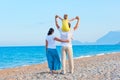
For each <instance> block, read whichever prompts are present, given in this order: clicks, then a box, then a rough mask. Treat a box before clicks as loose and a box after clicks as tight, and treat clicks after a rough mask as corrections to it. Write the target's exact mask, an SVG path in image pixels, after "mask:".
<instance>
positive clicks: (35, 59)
mask: <svg viewBox="0 0 120 80" xmlns="http://www.w3.org/2000/svg"><path fill="white" fill-rule="evenodd" d="M57 50H58V52H59V55H60V54H61V53H60V51H61V47H60V46H58V47H57ZM73 52H74V54H73V55H74V58H78V57H83V56H95V55H98V54H108V53H112V52H120V45H79V46H73ZM44 62H46V52H45V47H44V46H25V47H22V46H21V47H0V69H5V68H13V67H19V66H26V65H32V64H40V63H44Z"/></svg>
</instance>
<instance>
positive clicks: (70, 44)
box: [58, 28, 74, 47]
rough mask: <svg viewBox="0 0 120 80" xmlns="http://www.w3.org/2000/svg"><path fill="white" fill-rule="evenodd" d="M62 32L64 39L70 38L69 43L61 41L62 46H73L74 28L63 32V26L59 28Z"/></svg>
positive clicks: (61, 35)
mask: <svg viewBox="0 0 120 80" xmlns="http://www.w3.org/2000/svg"><path fill="white" fill-rule="evenodd" d="M58 30H59V32H60V37H61V39H62V40H69V43H67V42H61V45H62V46H67V47H72V37H73V31H74V30H73V29H70V31H69V32H63V31H62V30H61V28H59V29H58Z"/></svg>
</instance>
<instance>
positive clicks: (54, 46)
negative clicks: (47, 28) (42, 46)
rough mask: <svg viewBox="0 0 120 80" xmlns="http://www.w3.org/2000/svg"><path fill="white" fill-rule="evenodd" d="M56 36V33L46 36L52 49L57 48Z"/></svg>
mask: <svg viewBox="0 0 120 80" xmlns="http://www.w3.org/2000/svg"><path fill="white" fill-rule="evenodd" d="M54 38H55V36H54V35H48V36H47V37H46V40H47V41H48V48H51V49H55V48H56V44H55V40H54Z"/></svg>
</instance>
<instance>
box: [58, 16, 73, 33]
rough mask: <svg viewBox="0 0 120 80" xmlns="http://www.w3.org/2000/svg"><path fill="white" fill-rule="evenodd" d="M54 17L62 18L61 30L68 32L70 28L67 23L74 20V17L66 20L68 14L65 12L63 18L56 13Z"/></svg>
mask: <svg viewBox="0 0 120 80" xmlns="http://www.w3.org/2000/svg"><path fill="white" fill-rule="evenodd" d="M56 18H59V19H60V20H62V31H63V32H68V31H69V30H70V28H69V25H68V23H69V22H71V21H73V20H75V18H73V19H71V20H68V15H67V14H64V19H62V18H61V17H59V16H58V15H56Z"/></svg>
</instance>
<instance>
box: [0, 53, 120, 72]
mask: <svg viewBox="0 0 120 80" xmlns="http://www.w3.org/2000/svg"><path fill="white" fill-rule="evenodd" d="M116 53H120V52H111V53H108V52H107V53H98V54H95V55H86V56H79V57H74V58H73V59H81V58H87V57H93V56H101V55H107V54H116ZM46 63H47V61H44V62H41V63H36V64H34V63H33V64H24V65H21V66H16V67H7V68H0V71H1V70H5V69H14V68H20V67H26V66H32V65H41V64H46Z"/></svg>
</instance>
